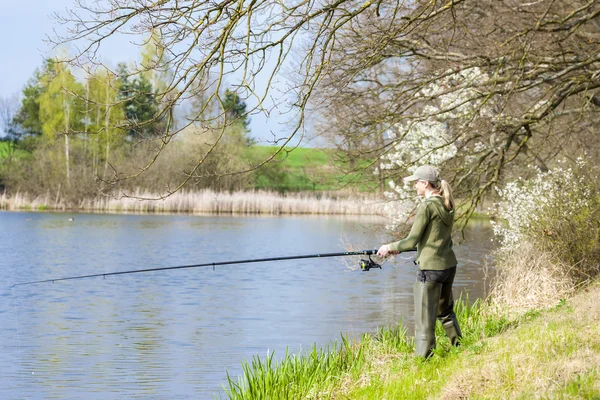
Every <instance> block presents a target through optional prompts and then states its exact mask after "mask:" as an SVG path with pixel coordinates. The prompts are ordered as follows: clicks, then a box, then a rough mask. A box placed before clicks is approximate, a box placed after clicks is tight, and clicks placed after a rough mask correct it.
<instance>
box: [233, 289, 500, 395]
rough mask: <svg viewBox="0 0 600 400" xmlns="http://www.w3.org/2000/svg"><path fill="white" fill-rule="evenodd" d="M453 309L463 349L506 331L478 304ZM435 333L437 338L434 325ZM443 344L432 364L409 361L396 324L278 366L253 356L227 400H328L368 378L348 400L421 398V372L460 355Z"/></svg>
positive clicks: (409, 344) (409, 349)
mask: <svg viewBox="0 0 600 400" xmlns="http://www.w3.org/2000/svg"><path fill="white" fill-rule="evenodd" d="M456 310H457V314H458V316H459V319H460V321H461V324H462V325H463V330H464V331H466V332H468V334H466V335H465V337H464V338H463V347H462V348H463V349H472V346H473V345H474V344H475V343H476V342H478V341H479V340H480V339H481V337H482V336H486V335H487V333H489V332H493V333H498V332H502V331H503V330H505V329H506V328H507V327H508V326H509V324H508V321H507V320H505V319H503V318H499V319H493V320H492V319H487V320H486V319H484V318H483V316H482V312H481V311H482V307H481V304H480V303H479V302H476V303H475V304H473V305H471V306H468V305H467V303H466V302H462V301H459V302H457V308H456ZM437 328H438V332H437V333H438V334H442V328H441V326H439V324H438V327H437ZM444 339H445V338H444ZM444 339H441V340H439V343H438V349H437V350H436V354H437V355H438V356H437V357H434V358H433V361H431V362H424V361H423V360H421V359H418V358H415V357H413V355H412V353H413V351H414V341H413V339H412V338H410V337H408V336H407V332H406V329H405V328H404V327H403V326H402V324H401V323H400V324H399V325H398V326H395V327H389V328H388V327H383V328H379V329H378V330H377V332H375V333H373V334H364V335H363V336H362V338H361V340H360V341H358V342H357V343H350V342H348V340H347V339H346V338H344V337H342V343H341V345H338V344H337V343H334V344H332V345H331V346H329V347H328V348H325V349H320V350H319V349H317V348H316V347H315V348H313V349H312V350H311V351H310V352H309V353H308V354H299V355H291V354H289V353H287V352H286V354H285V355H284V357H283V358H282V359H281V360H279V361H277V360H275V358H274V354H271V355H269V356H268V357H267V358H266V359H264V360H261V359H260V358H258V357H255V358H254V359H253V360H252V362H251V363H244V364H243V376H242V377H240V378H238V379H237V380H234V379H232V378H229V382H228V384H229V388H228V395H229V397H230V398H231V399H273V398H281V399H284V398H285V399H290V398H294V399H296V398H329V397H330V396H331V395H332V394H333V393H335V392H336V391H338V390H339V389H340V387H343V386H344V385H345V383H347V384H353V383H354V382H356V381H360V380H363V379H367V380H368V381H369V382H370V385H369V386H368V387H357V388H356V389H355V390H352V391H351V393H352V396H353V397H352V398H363V397H364V396H367V397H365V398H380V397H379V395H380V394H381V393H382V390H384V388H385V390H386V392H387V391H388V390H392V392H394V393H395V394H396V395H398V396H401V392H403V391H406V390H407V389H408V388H409V387H410V390H411V392H410V393H412V395H414V394H415V390H417V392H422V393H423V394H426V393H428V392H429V389H426V388H425V387H423V388H415V382H418V381H419V380H420V379H422V377H423V376H424V374H425V373H426V371H432V370H433V369H435V368H439V366H440V365H441V364H443V363H446V362H447V359H448V358H452V357H457V356H458V354H459V350H458V349H456V348H454V347H452V346H451V345H450V342H449V341H448V340H447V339H445V340H444ZM473 348H474V347H473ZM390 360H394V362H395V364H394V365H393V366H392V367H391V370H390V371H385V373H383V372H382V370H381V366H383V365H386V363H387V362H389V361H390ZM394 371H396V372H398V371H402V379H399V380H397V381H395V384H394V386H393V387H391V388H390V387H386V381H385V380H383V379H381V377H382V376H386V375H389V374H390V373H393V372H394ZM354 396H356V397H354ZM393 398H402V397H393Z"/></svg>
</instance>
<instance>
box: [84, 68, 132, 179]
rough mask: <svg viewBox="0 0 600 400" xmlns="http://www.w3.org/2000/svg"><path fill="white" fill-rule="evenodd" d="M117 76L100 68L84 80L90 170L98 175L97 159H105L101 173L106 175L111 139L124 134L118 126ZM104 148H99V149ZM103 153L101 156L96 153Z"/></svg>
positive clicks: (120, 123) (120, 116)
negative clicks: (90, 147)
mask: <svg viewBox="0 0 600 400" xmlns="http://www.w3.org/2000/svg"><path fill="white" fill-rule="evenodd" d="M117 83H118V77H117V76H116V75H115V74H113V73H111V72H110V71H108V70H107V69H105V68H99V69H98V70H96V71H95V73H94V74H92V75H89V76H88V80H87V88H88V90H87V91H88V95H87V108H86V113H87V120H88V126H87V132H90V133H91V137H92V138H93V141H94V143H96V146H94V149H93V153H92V160H93V166H94V167H93V171H94V172H93V173H94V175H99V170H98V164H99V160H101V159H104V172H103V175H104V176H106V174H107V170H108V165H109V160H110V157H111V147H112V145H113V143H114V142H119V141H120V140H121V139H122V138H123V137H124V136H125V134H126V131H125V130H124V129H123V128H122V127H121V126H123V121H124V119H125V112H124V109H123V104H122V103H116V100H117V98H118V96H119V87H118V85H117ZM101 148H102V149H103V151H102V150H100V149H101ZM100 152H102V153H103V154H102V157H100V155H99V153H100Z"/></svg>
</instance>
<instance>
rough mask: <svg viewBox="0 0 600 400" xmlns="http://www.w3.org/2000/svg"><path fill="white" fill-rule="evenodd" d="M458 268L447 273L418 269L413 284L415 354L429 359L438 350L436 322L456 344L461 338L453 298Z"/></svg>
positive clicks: (445, 271)
mask: <svg viewBox="0 0 600 400" xmlns="http://www.w3.org/2000/svg"><path fill="white" fill-rule="evenodd" d="M455 274H456V267H454V268H451V269H448V270H444V271H432V270H419V271H418V274H417V282H415V284H414V287H413V289H414V301H415V341H416V353H417V355H419V356H422V357H429V356H430V355H431V351H432V350H433V349H435V322H436V318H437V319H439V320H440V322H441V323H442V326H443V327H444V330H445V331H446V334H447V335H448V337H449V338H450V341H451V342H452V344H453V345H456V344H458V343H459V339H460V338H461V337H462V335H461V331H460V327H459V325H458V320H457V319H456V314H455V313H454V299H453V297H452V283H453V282H454V275H455Z"/></svg>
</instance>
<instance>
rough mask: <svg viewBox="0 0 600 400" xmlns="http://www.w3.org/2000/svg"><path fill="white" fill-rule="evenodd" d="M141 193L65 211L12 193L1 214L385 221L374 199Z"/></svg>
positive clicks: (49, 201)
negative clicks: (342, 217) (281, 216)
mask: <svg viewBox="0 0 600 400" xmlns="http://www.w3.org/2000/svg"><path fill="white" fill-rule="evenodd" d="M152 197H154V195H152V194H151V193H148V192H144V191H142V190H138V191H136V192H135V193H134V194H133V196H131V197H120V198H117V197H110V196H98V197H96V198H94V199H84V200H82V201H81V202H79V204H77V205H76V206H68V205H66V204H65V203H64V202H63V201H62V200H61V199H58V198H53V196H52V195H51V194H50V193H47V194H46V195H45V196H33V197H32V196H29V195H28V194H27V193H16V194H15V195H13V196H9V195H7V194H6V193H4V194H2V195H1V196H0V209H5V210H60V211H64V210H67V209H68V210H74V211H91V212H133V213H191V214H271V215H278V214H313V215H318V214H331V215H386V211H385V203H384V202H383V201H381V199H379V198H377V197H376V196H374V195H366V194H365V195H356V194H353V195H352V196H350V195H342V194H337V193H334V192H332V193H318V194H313V193H296V194H289V193H288V194H278V193H272V192H266V191H255V192H234V193H223V192H214V191H212V190H202V191H198V192H189V191H181V192H177V193H174V194H172V195H171V196H169V197H167V198H165V199H162V200H147V199H148V198H152Z"/></svg>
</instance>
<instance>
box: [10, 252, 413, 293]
mask: <svg viewBox="0 0 600 400" xmlns="http://www.w3.org/2000/svg"><path fill="white" fill-rule="evenodd" d="M410 251H416V249H415V250H410ZM374 254H377V250H361V251H346V252H341V253H324V254H305V255H299V256H285V257H271V258H255V259H249V260H234V261H220V262H211V263H204V264H192V265H179V266H174V267H158V268H145V269H136V270H129V271H117V272H105V273H99V274H90V275H79V276H68V277H64V278H53V279H44V280H39V281H31V282H20V283H15V284H13V287H15V286H24V285H33V284H38V283H49V282H52V283H54V282H60V281H68V280H73V279H86V278H97V277H103V278H106V277H107V276H113V275H127V274H137V273H142V272H154V271H169V270H176V269H186V268H200V267H213V270H214V269H215V267H217V266H221V265H232V264H248V263H259V262H269V261H285V260H298V259H304V258H325V257H344V256H359V255H366V256H369V258H368V259H367V260H365V259H362V260H360V267H361V270H363V271H369V270H370V269H373V268H380V269H381V265H379V264H378V263H376V262H375V261H373V260H372V259H371V256H372V255H374Z"/></svg>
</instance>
